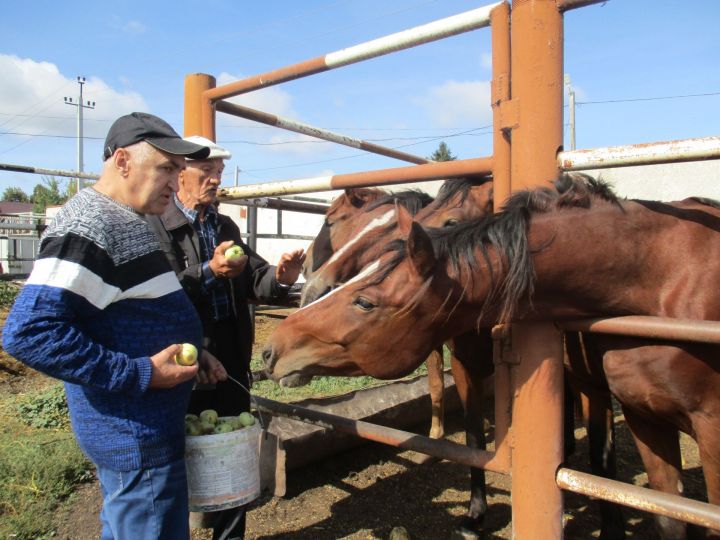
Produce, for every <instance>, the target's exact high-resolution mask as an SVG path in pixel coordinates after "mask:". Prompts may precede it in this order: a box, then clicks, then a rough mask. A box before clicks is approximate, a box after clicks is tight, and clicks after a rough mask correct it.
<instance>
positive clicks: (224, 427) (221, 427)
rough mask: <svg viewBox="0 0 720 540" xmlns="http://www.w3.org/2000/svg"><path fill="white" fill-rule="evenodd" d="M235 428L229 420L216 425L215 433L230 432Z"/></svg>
mask: <svg viewBox="0 0 720 540" xmlns="http://www.w3.org/2000/svg"><path fill="white" fill-rule="evenodd" d="M232 430H233V428H232V426H231V425H230V424H228V423H227V422H221V423H219V424H218V425H217V426H215V430H214V431H213V433H230V432H231V431H232Z"/></svg>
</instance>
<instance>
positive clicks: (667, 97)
mask: <svg viewBox="0 0 720 540" xmlns="http://www.w3.org/2000/svg"><path fill="white" fill-rule="evenodd" d="M707 96H720V92H707V93H705V94H679V95H677V96H655V97H639V98H626V99H606V100H603V101H576V102H575V104H576V105H599V104H603V103H631V102H633V101H660V100H663V99H682V98H691V97H707Z"/></svg>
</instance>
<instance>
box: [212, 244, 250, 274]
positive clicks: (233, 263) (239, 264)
mask: <svg viewBox="0 0 720 540" xmlns="http://www.w3.org/2000/svg"><path fill="white" fill-rule="evenodd" d="M233 244H234V242H233V241H232V240H227V241H225V242H222V243H221V244H219V245H218V246H217V247H216V248H215V251H214V252H213V258H212V259H210V261H209V262H208V264H209V265H210V270H211V271H212V273H213V275H214V276H215V277H224V278H234V277H237V276H239V275H240V274H241V273H242V271H243V270H244V269H245V265H246V264H247V261H248V258H247V255H241V256H240V257H236V256H232V252H231V253H229V254H227V255H231V256H230V257H228V256H227V255H226V253H225V252H226V251H227V250H228V249H230V248H231V247H232V245H233Z"/></svg>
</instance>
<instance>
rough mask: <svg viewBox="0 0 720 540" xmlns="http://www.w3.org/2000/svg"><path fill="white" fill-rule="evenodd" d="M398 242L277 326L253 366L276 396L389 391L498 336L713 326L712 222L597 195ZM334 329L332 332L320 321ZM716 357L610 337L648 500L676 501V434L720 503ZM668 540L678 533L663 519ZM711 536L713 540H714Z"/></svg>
mask: <svg viewBox="0 0 720 540" xmlns="http://www.w3.org/2000/svg"><path fill="white" fill-rule="evenodd" d="M398 221H399V223H400V228H401V230H402V231H403V238H401V239H399V240H396V241H394V242H392V243H391V244H390V245H389V246H388V247H387V251H386V253H384V254H383V255H382V257H381V258H380V259H379V260H378V261H377V262H375V263H373V264H372V265H370V266H368V267H367V268H366V269H364V270H363V271H362V272H361V273H360V274H358V276H357V277H356V278H355V279H353V280H351V281H349V282H348V283H346V284H345V285H344V286H342V287H339V288H337V289H335V290H333V291H332V292H331V293H330V294H328V295H327V296H325V297H324V298H323V299H321V300H319V301H317V302H315V303H313V304H311V305H310V306H308V307H306V308H304V309H301V310H299V311H298V312H296V313H295V314H293V315H291V316H290V317H289V318H288V319H286V320H285V321H284V322H283V324H282V325H281V326H280V327H279V328H278V329H277V330H276V332H275V333H274V334H273V336H272V338H271V340H270V342H269V346H268V348H266V350H265V352H264V357H265V360H266V368H267V371H268V374H269V375H270V376H271V377H272V378H273V379H275V380H278V381H280V380H283V379H284V378H287V377H290V378H292V377H297V376H306V375H308V374H313V373H318V374H319V373H323V374H326V373H335V374H357V373H365V374H369V375H372V376H374V377H378V378H395V377H399V376H402V375H404V374H406V373H408V372H410V371H412V369H414V368H415V367H416V366H417V364H418V363H419V360H418V359H422V358H423V355H426V354H427V352H428V351H429V350H430V349H431V348H432V347H434V346H436V345H437V344H438V343H442V342H443V341H444V340H446V339H448V338H449V337H452V336H453V335H457V334H459V333H462V332H466V331H469V330H472V329H473V328H476V327H477V326H488V325H492V324H494V323H496V322H498V321H510V320H546V319H555V320H562V319H574V318H582V317H598V316H600V317H602V316H614V315H627V314H639V315H659V316H667V317H678V318H689V319H698V320H720V289H718V288H717V286H716V284H715V280H716V276H717V275H718V270H720V210H718V208H717V207H715V206H714V205H710V204H706V203H705V201H698V200H688V201H683V202H681V203H676V204H673V205H670V204H664V203H658V202H649V201H622V202H621V201H617V200H616V199H614V197H612V196H610V195H609V194H608V192H607V190H605V189H603V187H602V186H601V185H599V184H597V183H583V184H582V185H581V184H580V183H577V184H576V185H573V187H572V189H570V190H566V191H565V194H562V195H561V194H559V193H557V192H556V191H552V190H549V189H538V190H533V191H527V192H521V193H518V194H516V195H514V196H513V197H511V199H509V200H508V202H507V205H506V207H505V209H504V210H503V212H501V213H499V214H496V215H495V216H492V217H490V218H486V219H483V220H480V221H476V222H469V223H465V224H459V225H458V226H456V227H453V228H451V229H447V230H443V229H440V230H432V231H430V232H429V233H428V232H425V231H424V230H423V229H422V227H420V225H418V224H417V223H413V222H412V220H411V218H410V216H408V215H407V213H405V212H403V210H402V209H401V208H400V209H398ZM328 320H332V321H334V324H333V325H328V324H326V321H328ZM717 352H718V349H717V347H716V346H711V345H700V344H697V345H696V344H687V343H680V342H659V341H650V340H647V339H642V340H640V339H636V338H625V337H607V338H603V340H602V346H601V350H600V353H601V355H600V358H601V361H602V365H601V366H600V372H602V373H604V376H605V378H606V381H607V385H608V386H609V388H610V390H611V391H612V393H613V394H614V395H615V396H616V397H617V399H618V401H619V402H620V403H621V405H622V407H623V412H624V413H625V417H626V421H627V424H628V426H629V428H630V429H631V431H632V433H633V436H634V438H635V440H636V443H637V445H638V448H639V450H640V453H641V457H642V458H643V462H644V465H645V467H646V470H647V472H648V478H649V482H650V486H651V487H652V488H654V489H658V490H661V491H665V492H668V493H677V492H678V491H679V490H680V489H681V483H680V468H681V465H680V453H679V447H678V441H677V431H678V430H682V431H684V432H686V433H688V434H690V435H691V436H692V437H693V438H694V439H695V440H696V441H697V443H698V447H699V450H700V456H701V459H702V462H703V472H704V475H705V480H706V485H707V491H708V500H709V501H710V502H711V503H713V504H718V502H720V456H719V455H718V451H717V449H718V448H720V361H719V359H718V358H717ZM658 525H659V527H660V532H661V535H662V536H663V538H684V537H685V527H684V524H682V523H679V522H676V521H674V520H670V519H667V518H660V519H658ZM709 534H712V535H715V536H717V535H718V534H720V533H718V532H717V531H715V532H712V531H711V532H710V533H709Z"/></svg>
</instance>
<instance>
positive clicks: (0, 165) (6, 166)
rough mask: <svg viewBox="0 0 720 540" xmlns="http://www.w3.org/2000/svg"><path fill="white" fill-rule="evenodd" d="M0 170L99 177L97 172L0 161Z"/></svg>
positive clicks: (86, 177) (88, 178)
mask: <svg viewBox="0 0 720 540" xmlns="http://www.w3.org/2000/svg"><path fill="white" fill-rule="evenodd" d="M0 171H10V172H21V173H31V174H47V175H49V176H69V177H72V178H85V179H87V180H97V179H99V178H100V175H99V174H91V173H81V172H77V171H63V170H61V169H43V168H41V167H28V166H26V165H11V164H10V163H0Z"/></svg>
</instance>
